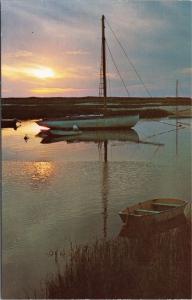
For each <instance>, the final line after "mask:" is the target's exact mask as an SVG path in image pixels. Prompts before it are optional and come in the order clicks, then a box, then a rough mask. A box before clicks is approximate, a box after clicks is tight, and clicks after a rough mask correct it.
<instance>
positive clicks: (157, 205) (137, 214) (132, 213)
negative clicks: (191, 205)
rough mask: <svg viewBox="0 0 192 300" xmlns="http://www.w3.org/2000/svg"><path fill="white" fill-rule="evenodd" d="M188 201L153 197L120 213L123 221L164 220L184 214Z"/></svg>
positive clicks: (139, 222)
mask: <svg viewBox="0 0 192 300" xmlns="http://www.w3.org/2000/svg"><path fill="white" fill-rule="evenodd" d="M187 204H188V202H186V201H184V200H179V199H172V198H163V199H160V198H159V199H153V200H148V201H145V202H142V203H138V204H136V205H133V206H131V207H127V208H125V209H124V210H123V211H121V212H120V213H119V216H120V218H121V220H122V221H123V223H125V224H126V225H128V224H129V222H133V223H135V224H151V223H157V222H164V221H168V220H170V219H174V218H175V217H177V216H179V215H181V214H184V209H185V207H186V205H187Z"/></svg>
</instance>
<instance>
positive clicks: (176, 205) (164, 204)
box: [152, 202, 181, 207]
mask: <svg viewBox="0 0 192 300" xmlns="http://www.w3.org/2000/svg"><path fill="white" fill-rule="evenodd" d="M152 204H153V205H154V206H168V207H179V206H181V204H176V203H160V202H155V203H152Z"/></svg>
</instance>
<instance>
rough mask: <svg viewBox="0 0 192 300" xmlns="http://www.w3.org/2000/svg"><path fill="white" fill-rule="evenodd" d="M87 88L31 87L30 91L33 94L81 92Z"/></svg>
mask: <svg viewBox="0 0 192 300" xmlns="http://www.w3.org/2000/svg"><path fill="white" fill-rule="evenodd" d="M86 90H87V89H78V88H77V89H73V88H54V87H50V88H49V87H48V88H36V89H32V90H31V92H32V93H33V94H41V95H45V94H54V93H70V92H71V93H73V92H82V91H86Z"/></svg>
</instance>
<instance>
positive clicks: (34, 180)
mask: <svg viewBox="0 0 192 300" xmlns="http://www.w3.org/2000/svg"><path fill="white" fill-rule="evenodd" d="M23 171H24V173H25V174H27V175H29V176H30V184H31V185H32V187H34V188H39V186H41V185H48V184H49V183H50V180H52V179H53V177H54V173H55V167H54V164H53V162H42V161H41V162H31V163H26V164H25V165H24V170H23Z"/></svg>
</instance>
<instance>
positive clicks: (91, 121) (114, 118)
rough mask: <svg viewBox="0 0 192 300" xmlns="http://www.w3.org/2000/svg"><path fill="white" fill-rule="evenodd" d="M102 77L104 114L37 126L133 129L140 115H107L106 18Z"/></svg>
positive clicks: (53, 121) (41, 122) (77, 117)
mask: <svg viewBox="0 0 192 300" xmlns="http://www.w3.org/2000/svg"><path fill="white" fill-rule="evenodd" d="M102 76H103V99H104V113H103V114H101V115H91V116H89V115H80V116H69V117H68V116H67V117H64V118H58V119H55V118H54V119H43V120H39V121H37V124H38V125H40V126H43V127H47V128H50V129H58V130H59V129H60V130H65V131H69V130H74V131H75V130H85V129H86V130H98V129H99V130H101V129H123V128H131V127H133V126H134V125H135V124H136V123H137V122H138V120H139V115H138V114H135V113H132V114H129V115H111V116H110V115H109V114H107V77H106V39H105V16H104V15H103V16H102Z"/></svg>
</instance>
